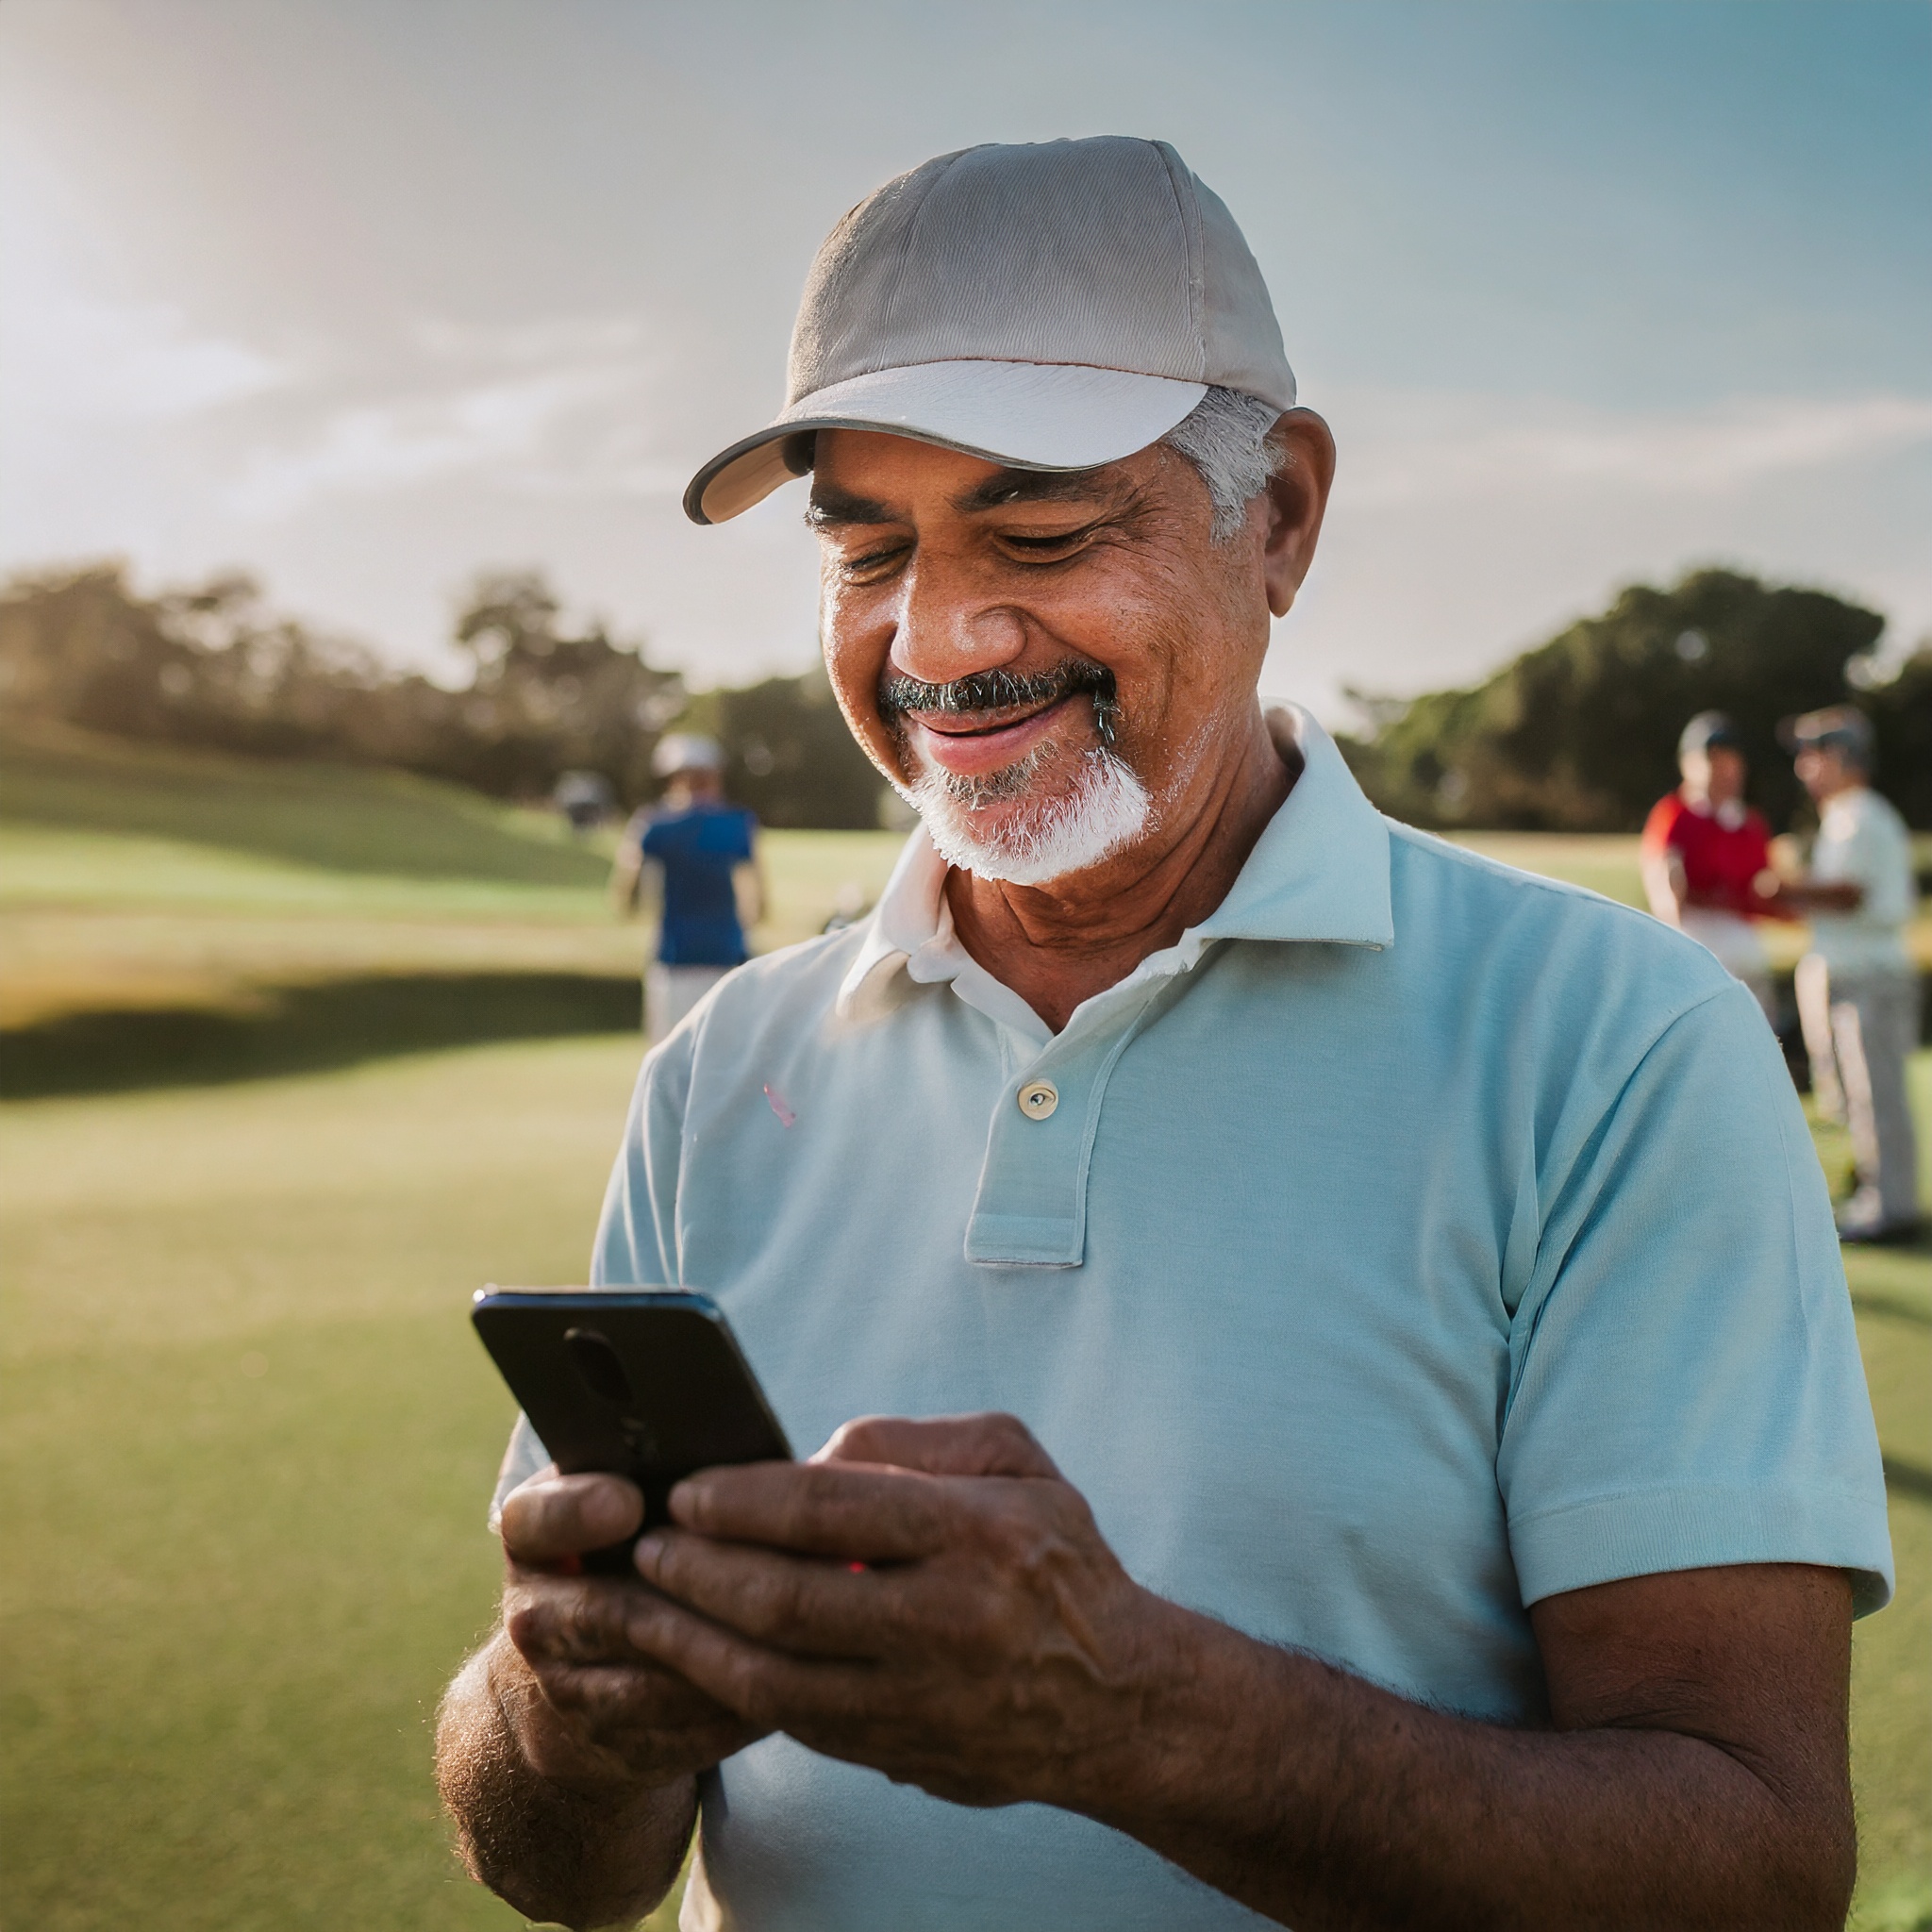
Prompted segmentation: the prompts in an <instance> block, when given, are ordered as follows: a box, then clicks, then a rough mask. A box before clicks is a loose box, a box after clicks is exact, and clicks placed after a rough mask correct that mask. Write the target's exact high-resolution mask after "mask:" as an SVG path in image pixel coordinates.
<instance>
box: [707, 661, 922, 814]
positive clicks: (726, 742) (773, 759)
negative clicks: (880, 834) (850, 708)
mask: <svg viewBox="0 0 1932 1932" xmlns="http://www.w3.org/2000/svg"><path fill="white" fill-rule="evenodd" d="M679 723H680V724H682V725H684V726H685V728H687V729H690V730H694V731H703V732H707V733H708V734H709V735H710V736H711V737H714V738H716V739H717V741H719V743H720V744H722V745H723V746H724V791H725V795H726V796H727V797H729V798H730V799H732V800H733V801H734V802H735V803H737V804H739V805H746V806H749V807H750V808H752V810H753V811H755V812H757V813H758V820H759V823H760V824H767V825H775V826H784V827H791V826H809V827H812V828H814V829H817V830H823V831H864V830H875V829H876V828H877V827H878V825H879V824H880V811H881V808H882V807H883V805H884V802H885V800H886V799H887V798H888V797H889V796H890V795H891V794H890V793H889V792H888V791H887V789H886V783H885V780H884V779H883V778H881V777H880V776H879V774H878V773H877V772H876V771H875V770H874V767H873V763H872V760H871V759H870V758H867V757H866V755H865V754H864V753H863V752H862V751H860V750H859V748H858V741H856V740H855V739H854V738H853V736H852V733H851V730H850V728H849V727H848V726H847V725H846V723H845V718H844V714H843V713H842V712H841V710H840V709H839V704H838V700H837V699H836V698H835V697H834V696H833V695H832V687H831V683H830V681H829V680H828V679H827V678H826V676H825V674H824V671H823V670H822V669H818V668H814V669H812V670H810V671H808V672H806V673H804V674H803V675H801V676H798V677H767V678H765V679H763V680H762V681H761V682H759V683H758V684H751V685H744V686H741V687H739V688H736V689H730V688H727V689H724V690H721V691H706V692H704V693H703V694H702V695H701V696H699V697H697V698H695V699H693V701H692V702H691V706H690V708H688V709H687V710H686V712H685V713H684V716H683V717H682V718H681V719H680V720H679Z"/></svg>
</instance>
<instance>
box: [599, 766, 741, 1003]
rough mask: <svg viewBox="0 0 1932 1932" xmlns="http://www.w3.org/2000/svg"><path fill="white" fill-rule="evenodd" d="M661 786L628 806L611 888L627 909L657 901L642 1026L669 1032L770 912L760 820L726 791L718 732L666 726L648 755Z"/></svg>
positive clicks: (734, 962) (736, 961) (735, 962)
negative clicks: (649, 799)
mask: <svg viewBox="0 0 1932 1932" xmlns="http://www.w3.org/2000/svg"><path fill="white" fill-rule="evenodd" d="M651 765H652V770H653V771H655V772H656V774H658V777H660V778H662V779H663V780H664V795H663V797H662V798H660V799H659V800H658V802H657V803H656V804H655V805H647V806H644V807H641V808H640V809H639V810H638V811H636V812H634V813H633V814H632V815H631V820H630V823H629V824H627V825H625V828H624V835H623V837H622V838H620V839H619V840H618V841H617V857H616V858H615V860H614V861H613V863H612V866H611V871H610V893H611V898H612V899H613V901H614V902H615V903H616V906H617V908H618V910H619V912H620V913H622V914H625V915H626V916H627V915H628V914H629V913H630V912H631V911H632V909H633V908H636V907H638V906H639V905H640V904H648V903H650V902H653V901H655V903H656V907H657V912H658V932H657V939H656V941H655V943H654V945H653V947H652V955H651V958H650V960H649V962H648V963H647V964H646V966H645V968H644V1032H645V1035H646V1037H647V1038H649V1039H651V1040H663V1039H665V1038H666V1037H667V1036H668V1035H669V1034H670V1032H671V1030H672V1028H673V1027H675V1025H677V1024H679V1022H680V1021H682V1020H683V1018H684V1016H685V1015H686V1014H687V1013H689V1012H690V1011H691V1008H693V1007H695V1006H696V1005H697V1004H698V1002H699V1001H700V1000H702V999H703V998H704V996H705V995H706V994H707V993H708V992H709V991H710V990H711V989H712V988H713V987H714V986H716V985H717V984H718V982H719V981H720V980H721V979H723V978H724V975H725V974H727V973H729V972H731V971H732V970H733V968H735V967H738V966H742V965H743V964H744V962H745V960H746V959H747V958H750V953H749V951H748V949H747V948H746V945H745V941H744V932H745V927H746V926H748V925H756V924H758V921H759V919H761V918H762V917H763V916H764V899H765V893H764V875H763V873H762V870H761V868H760V865H759V861H758V820H757V819H756V818H755V817H754V816H753V815H752V814H751V813H750V812H748V811H746V810H744V809H743V808H741V807H738V806H734V805H730V804H727V803H726V801H725V798H724V747H723V746H722V745H721V744H719V742H718V741H717V740H716V739H714V738H705V737H702V736H700V735H699V734H697V733H695V732H687V731H672V732H667V733H666V734H665V735H664V737H663V738H661V739H660V740H659V741H658V748H657V750H656V751H655V752H654V753H653V754H652V758H651Z"/></svg>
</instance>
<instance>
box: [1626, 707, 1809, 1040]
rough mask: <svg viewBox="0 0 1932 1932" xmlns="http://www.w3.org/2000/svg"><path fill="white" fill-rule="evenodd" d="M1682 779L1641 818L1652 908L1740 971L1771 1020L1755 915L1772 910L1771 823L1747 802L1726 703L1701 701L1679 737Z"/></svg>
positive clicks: (1740, 752)
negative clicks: (1721, 706)
mask: <svg viewBox="0 0 1932 1932" xmlns="http://www.w3.org/2000/svg"><path fill="white" fill-rule="evenodd" d="M1677 770H1678V772H1679V773H1680V774H1682V777H1683V783H1682V784H1681V785H1679V786H1678V787H1677V789H1676V790H1675V791H1673V792H1670V793H1668V794H1667V795H1666V796H1664V797H1662V798H1660V799H1658V800H1657V804H1656V805H1655V806H1653V807H1652V808H1651V813H1650V817H1649V818H1648V819H1647V820H1645V822H1644V826H1643V846H1642V852H1643V887H1644V891H1645V892H1646V893H1647V895H1648V896H1649V899H1650V909H1651V910H1652V911H1653V912H1654V913H1656V914H1657V917H1658V918H1659V919H1661V920H1663V921H1664V922H1665V923H1666V924H1670V925H1674V926H1676V927H1678V928H1679V929H1680V930H1682V931H1684V932H1686V933H1689V934H1690V936H1691V938H1692V939H1693V940H1695V941H1697V942H1698V943H1699V944H1700V945H1701V946H1703V947H1705V948H1706V949H1707V951H1708V952H1710V953H1712V954H1713V955H1715V957H1716V958H1717V961H1718V963H1719V965H1721V966H1722V967H1723V968H1724V971H1725V972H1726V973H1728V974H1730V975H1731V977H1732V978H1734V979H1740V980H1742V981H1743V983H1744V984H1745V985H1746V986H1747V987H1749V988H1750V989H1751V994H1752V997H1753V998H1754V999H1756V1000H1757V1004H1758V1005H1759V1006H1760V1007H1761V1008H1763V1009H1764V1017H1765V1018H1766V1019H1767V1020H1769V1021H1770V1022H1771V1024H1772V1025H1773V1026H1776V1024H1777V1002H1776V1000H1775V998H1774V995H1773V992H1772V988H1771V960H1770V958H1768V957H1767V956H1766V954H1765V950H1764V941H1762V940H1761V939H1759V938H1758V936H1757V921H1758V920H1760V919H1762V918H1765V917H1766V916H1767V915H1768V914H1769V913H1770V911H1771V910H1772V903H1773V900H1774V896H1775V894H1776V891H1777V874H1775V873H1774V872H1773V871H1772V869H1771V827H1770V826H1769V825H1768V824H1765V822H1764V817H1763V814H1762V813H1761V812H1757V811H1754V810H1753V809H1752V808H1750V807H1749V806H1748V805H1746V804H1745V803H1744V780H1745V777H1746V775H1747V774H1748V771H1749V767H1748V766H1747V765H1746V763H1745V761H1744V741H1743V738H1742V736H1741V735H1740V732H1739V730H1738V727H1737V726H1736V725H1735V724H1732V723H1731V721H1730V719H1729V718H1727V717H1726V716H1725V715H1724V713H1723V712H1722V711H1700V712H1698V714H1697V715H1696V717H1694V718H1692V719H1691V722H1690V724H1687V725H1685V727H1684V729H1683V733H1682V735H1681V736H1680V737H1679V738H1678V740H1677Z"/></svg>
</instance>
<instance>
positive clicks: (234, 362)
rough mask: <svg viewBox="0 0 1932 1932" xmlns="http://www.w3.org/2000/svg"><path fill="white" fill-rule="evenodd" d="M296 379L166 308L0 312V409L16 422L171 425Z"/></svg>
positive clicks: (47, 296)
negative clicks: (167, 422) (150, 422)
mask: <svg viewBox="0 0 1932 1932" xmlns="http://www.w3.org/2000/svg"><path fill="white" fill-rule="evenodd" d="M296 373H297V372H296V371H295V369H294V367H293V366H292V365H291V363H289V362H287V361H285V360H283V359H282V358H277V357H275V356H271V355H268V354H266V353H265V352H263V351H262V350H259V349H257V348H254V347H252V346H250V345H249V344H248V343H246V342H241V341H234V340H233V339H232V338H230V337H226V336H219V335H208V334H203V333H199V332H197V331H196V330H195V328H194V327H193V325H192V323H191V322H190V320H189V318H188V316H187V315H186V314H185V313H184V312H183V311H182V310H181V309H179V308H175V307H174V306H173V305H172V304H169V303H159V302H156V303H115V302H103V301H97V300H94V299H92V298H90V297H86V296H82V295H78V294H75V293H74V292H72V291H66V290H57V291H46V292H44V293H42V295H41V297H40V298H39V299H38V300H32V299H29V300H22V301H18V302H10V303H8V304H7V305H5V307H4V309H0V408H4V409H5V411H6V413H7V414H8V416H9V417H13V418H16V419H18V418H21V417H30V416H38V417H45V418H52V419H55V420H68V421H74V420H79V421H110V422H111V421H130V420H132V421H141V420H170V419H178V418H181V417H186V416H192V415H195V414H198V413H199V412H201V411H203V410H205V409H210V408H218V407H220V406H221V405H224V404H227V403H234V402H240V401H242V400H243V399H245V398H248V397H252V396H258V395H261V394H263V393H264V392H266V391H270V390H275V389H280V388H283V387H285V386H286V385H287V384H289V383H290V382H291V381H292V380H294V378H295V375H296Z"/></svg>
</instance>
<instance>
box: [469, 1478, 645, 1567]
mask: <svg viewBox="0 0 1932 1932" xmlns="http://www.w3.org/2000/svg"><path fill="white" fill-rule="evenodd" d="M643 1521H644V1498H643V1492H642V1491H641V1490H640V1489H639V1488H638V1486H637V1485H636V1484H635V1483H628V1482H625V1479H624V1478H623V1477H622V1476H620V1475H556V1474H548V1473H546V1474H542V1475H534V1476H532V1477H531V1478H530V1480H529V1481H528V1482H526V1483H522V1484H519V1485H518V1487H517V1488H515V1489H513V1490H512V1491H510V1492H509V1494H508V1496H506V1497H505V1498H504V1499H503V1516H502V1534H503V1547H504V1550H505V1552H506V1553H507V1554H508V1557H509V1558H510V1560H511V1561H512V1562H517V1563H554V1562H556V1561H557V1560H558V1558H559V1557H576V1556H581V1555H582V1554H583V1553H584V1552H585V1551H586V1550H601V1549H604V1548H606V1547H607V1546H608V1544H611V1543H614V1542H621V1541H623V1540H624V1539H625V1537H627V1536H632V1535H634V1534H635V1533H636V1532H637V1531H638V1530H639V1529H640V1528H641V1526H642V1524H643Z"/></svg>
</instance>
